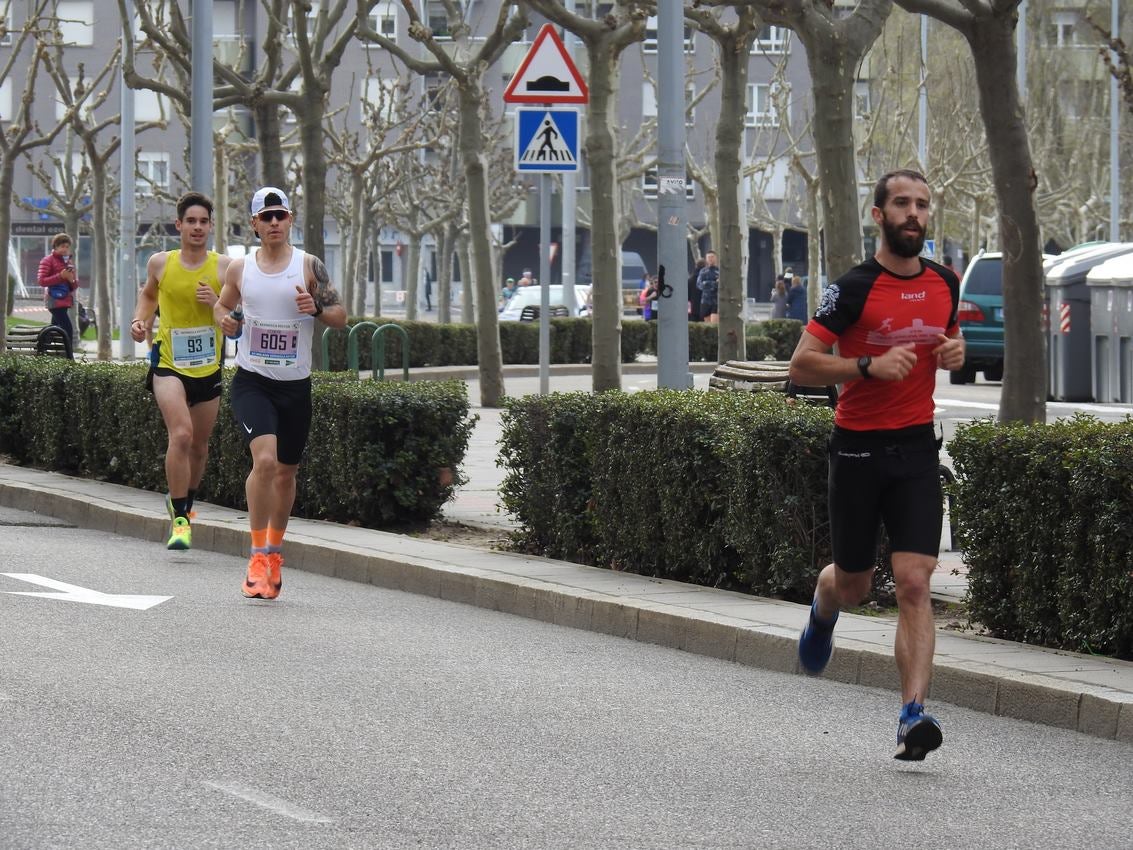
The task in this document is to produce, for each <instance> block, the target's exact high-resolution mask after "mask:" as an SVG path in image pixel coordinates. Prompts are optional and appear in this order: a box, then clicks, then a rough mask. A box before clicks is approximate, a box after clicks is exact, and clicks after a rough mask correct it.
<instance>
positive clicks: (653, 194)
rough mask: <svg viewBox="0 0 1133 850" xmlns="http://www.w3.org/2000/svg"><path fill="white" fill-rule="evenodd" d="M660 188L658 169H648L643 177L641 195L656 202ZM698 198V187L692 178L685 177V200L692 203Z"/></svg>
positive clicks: (689, 176)
mask: <svg viewBox="0 0 1133 850" xmlns="http://www.w3.org/2000/svg"><path fill="white" fill-rule="evenodd" d="M657 188H658V178H657V167H656V166H654V167H653V168H650V169H648V170H647V171H646V172H645V173H644V174H642V175H641V193H642V194H643V195H644V196H645V197H646V198H649V199H650V200H656V198H657ZM695 198H696V185H695V184H694V183H693V180H692V176H691V175H688V174H686V175H685V200H688V201H691V200H694V199H695Z"/></svg>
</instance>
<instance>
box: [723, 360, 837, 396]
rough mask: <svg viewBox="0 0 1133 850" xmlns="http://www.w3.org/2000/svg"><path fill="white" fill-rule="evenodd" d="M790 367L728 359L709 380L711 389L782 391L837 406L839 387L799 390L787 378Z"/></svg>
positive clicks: (774, 361)
mask: <svg viewBox="0 0 1133 850" xmlns="http://www.w3.org/2000/svg"><path fill="white" fill-rule="evenodd" d="M789 367H790V364H789V363H787V362H786V361H783V360H728V361H727V362H725V363H722V364H720V365H719V366H717V367H716V369H715V371H714V372H713V373H712V375H711V377H709V379H708V388H709V389H713V390H742V391H747V392H781V393H786V394H787V396H788V397H789V398H797V399H801V400H803V401H805V402H808V403H811V404H828V405H830V406H831V407H833V406H834V405H835V404H837V403H838V388H837V387H834V386H830V387H800V386H799V385H798V384H795V383H793V382H792V381H791V379H790V378H789V377H788V376H787V370H788V368H789Z"/></svg>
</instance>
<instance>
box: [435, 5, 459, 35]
mask: <svg viewBox="0 0 1133 850" xmlns="http://www.w3.org/2000/svg"><path fill="white" fill-rule="evenodd" d="M457 7H458V9H459V7H460V4H459V3H458V4H457ZM428 15H429V20H428V24H429V29H431V30H432V31H433V38H435V39H436V40H437V41H450V40H451V39H452V25H451V24H450V23H449V19H448V12H446V11H445V7H444V5H443V4H441V3H437V2H430V3H429V8H428Z"/></svg>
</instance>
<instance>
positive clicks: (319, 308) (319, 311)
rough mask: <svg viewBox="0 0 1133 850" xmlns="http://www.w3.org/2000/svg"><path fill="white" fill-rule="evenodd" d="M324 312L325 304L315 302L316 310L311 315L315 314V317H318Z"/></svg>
mask: <svg viewBox="0 0 1133 850" xmlns="http://www.w3.org/2000/svg"><path fill="white" fill-rule="evenodd" d="M322 314H323V305H322V304H320V303H319V302H318V301H316V302H315V312H314V313H312V314H311V315H312V316H314V317H315V318H318V317H319V316H321V315H322Z"/></svg>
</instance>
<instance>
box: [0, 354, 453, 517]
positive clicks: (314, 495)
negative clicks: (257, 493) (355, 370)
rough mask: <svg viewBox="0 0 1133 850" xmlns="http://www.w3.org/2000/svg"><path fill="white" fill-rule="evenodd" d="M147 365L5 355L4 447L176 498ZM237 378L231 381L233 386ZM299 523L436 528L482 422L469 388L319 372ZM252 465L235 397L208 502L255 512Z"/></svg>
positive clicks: (24, 457)
mask: <svg viewBox="0 0 1133 850" xmlns="http://www.w3.org/2000/svg"><path fill="white" fill-rule="evenodd" d="M145 374H146V368H145V367H144V366H142V365H120V364H108V363H98V364H84V363H72V362H70V361H63V360H58V359H56V358H48V357H18V356H17V357H12V356H4V357H0V452H2V453H4V454H5V455H7V456H9V457H10V458H11V459H12V460H13V461H14V462H15V463H19V464H26V465H31V466H36V467H40V468H43V469H50V470H54V471H58V472H65V473H69V474H74V475H82V476H86V477H92V478H99V479H102V480H105V481H111V482H114V483H118V484H125V485H127V486H130V487H139V488H142V489H146V490H154V491H157V492H164V489H165V472H164V456H165V445H166V436H165V427H164V425H163V424H162V421H161V415H160V413H159V412H158V410H157V406H156V404H154V402H153V398H152V396H150V394H149V393H148V392H147V391H146V389H145V386H144V379H145ZM227 377H230V375H229V376H226V383H227ZM313 406H314V416H313V421H312V426H311V438H310V441H309V444H308V447H307V452H306V455H305V457H304V460H303V464H302V466H300V469H299V480H298V488H297V490H298V493H297V497H296V503H295V511H294V512H295V514H296V515H297V516H303V517H310V518H313V519H326V520H331V521H334V522H341V523H352V524H359V525H363V526H366V527H369V528H386V527H394V526H398V525H403V524H406V523H417V522H423V521H428V520H431V519H433V518H434V517H436V516H437V515H438V514H439V513H440V509H441V506H442V505H443V504H444V503H445V502H446V501H448V500H449V499H450V498H451V497H452V493H453V487H454V486H456V484H459V483H462V479H461V478H460V477H459V476H458V477H457V480H456V481H455V482H453V484H452V485H448V486H441V484H440V482H439V479H438V474H437V471H438V469H439V468H441V467H450V468H451V469H453V470H454V471H455V470H457V469H458V468H459V466H460V464H461V462H462V461H463V459H464V454H465V451H466V450H467V448H468V440H469V437H470V435H471V432H472V427H473V424H474V421H475V420H474V419H472V418H470V417H469V404H468V395H467V390H466V388H465V386H464V384H463V383H459V382H426V383H409V384H403V383H401V382H386V383H378V382H374V381H362V382H359V381H353V380H344V379H343V377H342V376H329V375H323V374H319V373H316V374H315V376H314V386H313ZM250 469H251V460H250V457H249V454H248V450H247V448H246V447H245V445H244V440H243V438H242V437H241V435H240V433H239V430H238V428H237V427H236V426H235V423H234V422H233V421H232V416H231V414H230V412H229V408H228V398H227V393H225V395H224V396H223V397H222V399H221V405H220V415H219V416H218V418H217V424H216V428H215V430H214V431H213V436H212V440H211V442H210V453H209V460H208V466H207V469H206V472H205V476H204V480H203V482H202V486H201V490H200V498H201V499H202V500H205V501H208V502H212V503H214V504H219V505H226V506H229V507H233V508H237V509H244V508H246V502H245V498H244V480H245V478H246V477H247V475H248V472H249V470H250Z"/></svg>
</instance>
